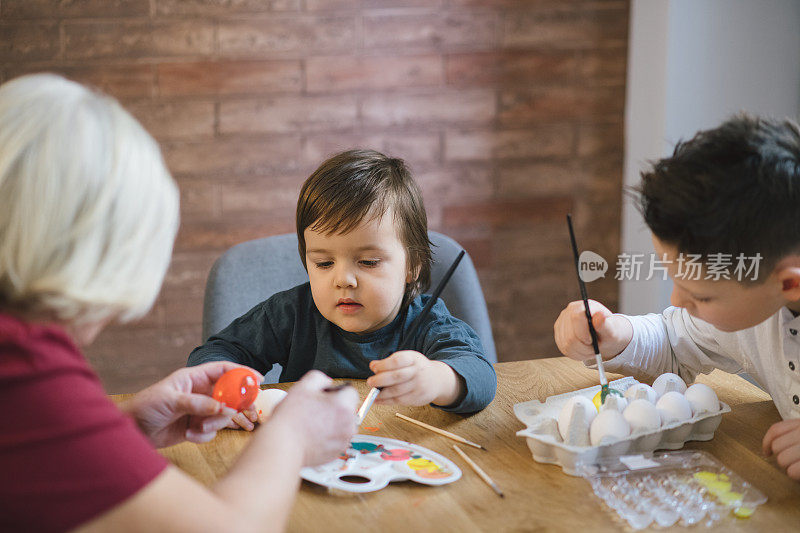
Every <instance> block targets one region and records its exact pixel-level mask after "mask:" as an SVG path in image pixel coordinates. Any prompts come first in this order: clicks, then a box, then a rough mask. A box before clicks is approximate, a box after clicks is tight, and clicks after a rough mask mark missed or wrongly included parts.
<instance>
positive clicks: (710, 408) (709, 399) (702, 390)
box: [684, 383, 719, 416]
mask: <svg viewBox="0 0 800 533" xmlns="http://www.w3.org/2000/svg"><path fill="white" fill-rule="evenodd" d="M684 396H685V397H686V400H687V401H688V402H689V405H691V406H692V413H694V416H697V415H699V414H701V413H716V412H717V411H719V398H717V394H716V393H715V392H714V389H712V388H711V387H709V386H708V385H704V384H702V383H695V384H694V385H692V386H691V387H689V388H688V389H686V393H684Z"/></svg>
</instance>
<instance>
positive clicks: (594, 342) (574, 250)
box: [567, 214, 600, 353]
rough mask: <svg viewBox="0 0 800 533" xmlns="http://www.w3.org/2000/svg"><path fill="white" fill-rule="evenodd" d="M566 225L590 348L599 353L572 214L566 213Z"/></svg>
mask: <svg viewBox="0 0 800 533" xmlns="http://www.w3.org/2000/svg"><path fill="white" fill-rule="evenodd" d="M567 225H568V226H569V239H570V241H571V242H572V254H573V255H574V256H575V274H577V275H578V285H579V286H580V288H581V298H583V307H584V311H585V312H586V320H588V321H589V334H590V335H591V336H592V348H594V353H600V347H599V345H598V343H597V331H595V329H594V324H592V312H591V311H589V297H588V296H586V284H585V283H584V282H583V279H581V267H580V259H578V245H577V243H576V242H575V230H573V229H572V216H571V215H569V214H567Z"/></svg>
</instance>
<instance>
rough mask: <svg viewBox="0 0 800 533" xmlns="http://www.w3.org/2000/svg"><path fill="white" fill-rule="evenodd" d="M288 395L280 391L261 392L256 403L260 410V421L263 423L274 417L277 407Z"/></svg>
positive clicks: (268, 390)
mask: <svg viewBox="0 0 800 533" xmlns="http://www.w3.org/2000/svg"><path fill="white" fill-rule="evenodd" d="M286 394H287V393H286V391H283V390H280V389H264V390H262V391H261V392H259V393H258V397H257V398H256V403H255V405H256V409H258V421H259V422H263V421H265V420H266V419H267V418H269V417H270V416H272V411H274V410H275V406H277V405H278V404H279V403H281V401H283V399H284V398H286Z"/></svg>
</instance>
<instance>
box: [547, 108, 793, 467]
mask: <svg viewBox="0 0 800 533" xmlns="http://www.w3.org/2000/svg"><path fill="white" fill-rule="evenodd" d="M638 192H639V193H640V195H641V208H642V212H643V215H644V219H645V221H646V223H647V225H648V227H649V228H650V230H651V232H652V238H653V244H654V246H655V250H656V254H657V258H658V259H659V260H662V259H666V266H667V271H668V273H669V275H670V277H671V278H672V280H673V290H672V298H671V303H672V305H673V306H674V307H669V308H667V309H666V310H664V311H663V312H662V313H661V314H649V315H644V316H626V315H622V314H613V313H612V312H611V311H609V310H608V309H607V308H606V307H604V306H603V305H602V304H600V303H598V302H595V301H591V300H590V302H589V308H590V310H591V312H592V321H593V323H594V327H595V328H596V330H597V334H598V337H599V343H600V352H601V354H602V355H603V359H604V360H605V361H607V363H606V364H605V368H606V369H607V370H609V371H612V372H618V373H622V374H632V373H642V372H643V373H645V374H647V375H650V376H653V377H655V376H658V375H659V374H662V373H664V372H675V373H677V374H679V375H680V376H681V377H682V378H683V379H684V380H686V381H687V382H691V381H693V380H694V378H695V376H696V375H697V374H698V373H708V372H710V371H711V370H713V369H714V368H719V369H721V370H724V371H726V372H730V373H740V372H746V373H748V374H750V375H751V376H752V377H753V378H754V379H755V380H756V381H757V382H758V383H759V384H760V385H761V386H762V387H763V388H764V389H766V391H767V392H768V393H769V394H770V395H771V396H772V399H773V401H774V402H775V406H776V407H777V408H778V411H779V413H780V415H781V417H782V418H783V419H784V420H783V421H782V422H778V423H776V424H774V425H773V426H772V427H771V428H770V429H769V430H768V431H767V433H766V435H765V436H764V440H763V449H764V453H765V454H766V455H775V458H776V461H777V463H778V465H780V467H781V468H783V469H785V470H786V473H787V475H788V476H789V477H791V478H792V479H794V480H798V481H800V333H798V332H800V128H798V125H797V124H796V123H794V122H791V121H788V120H786V121H772V120H765V119H760V118H755V117H751V116H747V115H739V116H736V117H734V118H732V119H730V120H728V121H727V122H725V123H723V124H722V125H721V126H719V127H718V128H715V129H712V130H707V131H702V132H700V133H698V134H697V135H696V136H695V137H694V138H693V139H691V140H690V141H688V142H682V143H678V145H677V146H676V147H675V151H674V153H673V155H672V156H671V157H668V158H665V159H662V160H660V161H658V162H656V163H655V164H654V166H653V168H652V169H651V170H650V171H648V172H643V173H642V184H641V185H640V187H639V190H638ZM665 254H666V255H665ZM692 262H694V263H696V264H697V263H698V262H699V265H700V266H701V269H699V270H697V269H692V268H688V267H689V264H690V263H692ZM721 262H724V263H725V264H726V265H727V266H729V267H730V268H728V269H721V268H720V264H721ZM743 266H744V268H742V267H743ZM737 267H739V268H737ZM554 330H555V340H556V344H557V345H558V348H559V350H561V352H562V353H563V354H564V355H566V356H567V357H570V358H572V359H577V360H583V361H588V360H593V359H594V350H593V349H592V343H591V338H590V335H589V328H588V325H587V323H586V317H585V314H584V306H583V302H581V301H575V302H572V303H570V304H569V305H568V306H567V307H566V308H565V309H564V310H563V311H562V312H561V314H560V315H559V317H558V319H557V320H556V323H555V326H554Z"/></svg>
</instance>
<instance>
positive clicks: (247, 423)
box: [225, 404, 258, 431]
mask: <svg viewBox="0 0 800 533" xmlns="http://www.w3.org/2000/svg"><path fill="white" fill-rule="evenodd" d="M256 422H258V407H256V404H253V405H251V406H250V407H248V408H247V409H245V410H244V411H241V412H239V413H236V414H235V415H234V416H233V418H231V421H230V423H228V425H227V426H225V427H227V428H229V429H239V428H241V429H244V430H247V431H253V430H254V429H255V427H256Z"/></svg>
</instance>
